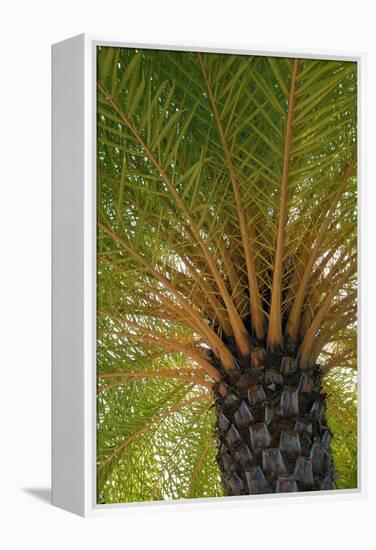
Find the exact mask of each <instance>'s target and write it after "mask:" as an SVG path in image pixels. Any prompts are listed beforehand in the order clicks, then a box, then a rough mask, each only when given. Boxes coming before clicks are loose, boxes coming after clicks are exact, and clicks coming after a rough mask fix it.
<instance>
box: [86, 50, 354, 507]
mask: <svg viewBox="0 0 376 550" xmlns="http://www.w3.org/2000/svg"><path fill="white" fill-rule="evenodd" d="M356 79H357V75H356V64H355V63H351V62H343V61H322V60H309V59H290V58H275V57H262V56H246V55H224V54H200V53H192V52H170V51H153V50H146V49H145V50H141V49H129V48H109V47H101V48H99V49H98V85H97V88H98V95H97V112H98V123H97V139H98V154H97V173H98V176H97V181H98V194H97V212H98V247H97V258H98V261H97V262H98V292H97V296H98V316H97V321H98V323H97V325H98V345H97V371H98V438H97V460H98V479H97V485H98V502H121V501H140V500H157V499H165V498H181V497H183V498H187V497H197V496H199V497H201V496H216V495H223V494H224V495H243V494H258V493H270V492H291V491H312V490H320V489H321V490H323V489H332V488H334V487H351V486H352V487H353V486H356V384H355V377H354V372H355V369H356V363H357V358H356V249H357V248H356V247H357V239H356V223H357V219H356V200H357V199H356V190H357V178H356V166H357V159H356V136H357V126H356V116H357V113H356V98H357V90H356V84H357V82H356ZM333 435H334V436H335V437H334V440H333V441H332V442H331V439H332V436H333ZM333 460H334V462H335V467H334V465H333ZM335 468H336V469H337V470H338V473H336V471H335Z"/></svg>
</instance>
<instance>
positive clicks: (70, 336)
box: [52, 34, 366, 516]
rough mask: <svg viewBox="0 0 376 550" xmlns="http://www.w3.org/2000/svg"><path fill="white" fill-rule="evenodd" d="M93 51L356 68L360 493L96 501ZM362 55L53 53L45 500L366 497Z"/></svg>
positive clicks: (249, 50) (247, 50) (70, 47)
mask: <svg viewBox="0 0 376 550" xmlns="http://www.w3.org/2000/svg"><path fill="white" fill-rule="evenodd" d="M100 45H107V46H121V47H129V48H153V49H161V50H166V49H168V50H190V51H202V52H213V53H215V52H221V53H236V54H244V55H247V54H249V55H273V56H280V57H286V56H294V57H304V58H318V59H341V60H347V61H355V62H356V63H357V64H358V85H359V86H358V109H359V110H358V113H359V116H358V138H359V139H358V149H359V151H358V152H359V158H360V162H359V168H358V181H359V183H358V190H359V202H358V205H359V232H358V234H359V241H358V254H359V263H358V266H359V267H358V276H359V278H358V281H359V306H358V308H359V309H358V313H359V328H358V352H359V362H360V368H359V369H358V383H359V409H358V427H359V429H358V487H357V488H356V489H346V490H333V491H317V492H310V493H299V494H293V495H286V494H273V495H260V496H257V497H254V496H241V497H232V498H231V499H228V498H223V497H222V498H210V499H192V500H182V501H169V502H153V503H146V502H142V503H136V504H135V503H124V504H117V505H109V504H105V505H103V504H101V505H97V504H96V405H95V403H96V191H95V190H96V48H97V46H100ZM365 66H366V56H365V54H364V53H351V54H349V53H342V52H335V51H334V52H333V51H321V50H317V51H312V50H309V51H308V50H307V51H306V50H300V51H296V50H290V49H284V50H274V49H273V50H272V49H270V50H269V49H265V48H262V49H261V48H257V47H251V46H249V45H245V46H242V47H239V46H238V45H237V46H236V47H232V46H231V45H229V44H207V43H200V44H197V43H184V44H182V43H171V44H162V43H160V44H145V43H138V44H134V43H127V42H126V41H122V40H115V39H111V38H107V37H96V36H91V35H86V34H81V35H79V36H75V37H73V38H69V39H67V40H65V41H63V42H59V43H57V44H54V45H53V47H52V189H53V191H52V217H53V222H52V240H53V245H52V246H53V250H52V301H53V307H52V503H53V504H54V505H55V506H58V507H60V508H63V509H65V510H68V511H70V512H73V513H76V514H79V515H81V516H90V515H98V514H100V513H106V514H107V513H113V512H114V511H115V510H116V511H120V512H122V513H124V509H126V508H130V507H132V508H134V507H144V506H159V507H161V506H181V505H184V506H195V507H198V506H205V507H207V506H211V507H213V506H214V507H215V506H223V505H225V504H226V505H231V506H234V505H236V506H239V505H241V506H250V505H252V506H253V505H257V506H259V505H267V504H268V503H269V502H270V499H273V501H276V502H280V503H284V502H285V499H286V498H288V499H289V500H290V501H292V502H294V501H295V502H299V501H301V500H302V499H303V500H306V501H312V500H313V499H315V500H317V499H322V500H327V499H332V500H333V499H334V500H340V499H344V498H364V496H365V495H366V435H365V422H364V411H365V395H364V394H365V392H364V388H365V378H366V343H365V340H364V339H365V330H364V323H365V317H366V315H365V307H366V301H365V296H366V281H365V266H364V264H365V257H364V253H363V247H362V246H359V242H364V239H365V219H364V212H365V208H364V205H365V200H366V197H365V173H364V169H365V168H364V167H365V120H366V118H365V96H364V89H365V86H364V79H365Z"/></svg>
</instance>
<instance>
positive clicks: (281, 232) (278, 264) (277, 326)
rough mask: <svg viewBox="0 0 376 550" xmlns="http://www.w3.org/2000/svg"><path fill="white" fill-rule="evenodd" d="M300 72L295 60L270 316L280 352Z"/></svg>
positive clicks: (271, 340)
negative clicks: (290, 184) (290, 171)
mask: <svg viewBox="0 0 376 550" xmlns="http://www.w3.org/2000/svg"><path fill="white" fill-rule="evenodd" d="M298 70H299V60H298V59H295V60H294V63H293V68H292V76H291V85H290V96H289V103H288V112H287V122H286V132H285V149H284V155H283V167H282V177H281V198H280V205H279V213H278V230H277V243H276V250H275V258H274V269H273V283H272V301H271V307H270V316H269V328H268V348H269V349H270V350H279V349H281V348H282V344H283V336H282V312H281V286H282V270H283V254H284V241H285V228H286V220H287V195H288V193H287V192H288V177H289V164H290V151H291V140H292V126H293V120H294V107H295V94H296V88H297V76H298Z"/></svg>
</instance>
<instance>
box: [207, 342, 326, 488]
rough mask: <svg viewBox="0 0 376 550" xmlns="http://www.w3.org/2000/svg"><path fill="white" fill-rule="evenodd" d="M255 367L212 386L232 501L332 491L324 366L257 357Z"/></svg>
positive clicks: (254, 354)
mask: <svg viewBox="0 0 376 550" xmlns="http://www.w3.org/2000/svg"><path fill="white" fill-rule="evenodd" d="M251 363H252V364H250V365H249V366H244V365H243V366H242V367H241V368H239V369H238V370H237V371H234V372H231V374H230V373H229V372H226V373H225V372H224V371H222V372H223V375H222V381H221V382H219V383H216V384H215V385H214V386H213V390H214V393H215V397H216V408H217V426H216V434H217V445H218V454H217V461H218V464H219V467H220V469H221V472H222V483H223V487H224V490H225V493H226V495H249V494H260V493H283V492H295V491H315V490H328V489H332V488H333V481H334V479H335V471H334V468H333V464H332V460H331V455H330V448H329V444H330V440H331V433H330V431H329V429H328V427H327V423H326V408H325V395H324V394H323V393H322V392H321V374H320V370H319V368H318V366H314V367H312V368H310V369H305V370H301V369H300V368H299V367H298V366H297V362H296V361H295V359H294V358H293V357H288V356H283V355H281V354H275V353H267V352H265V350H264V349H263V348H258V349H257V350H255V351H253V352H252V360H251Z"/></svg>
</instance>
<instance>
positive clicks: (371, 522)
mask: <svg viewBox="0 0 376 550" xmlns="http://www.w3.org/2000/svg"><path fill="white" fill-rule="evenodd" d="M372 4H375V3H374V2H372V1H370V2H367V1H362V0H358V1H357V2H354V1H351V2H349V1H347V0H338V1H334V0H330V1H329V0H311V1H308V2H307V1H304V0H298V1H293V0H276V1H271V0H264V1H263V2H260V1H259V0H258V1H257V2H253V1H252V0H246V1H244V2H242V1H241V0H231V1H227V2H221V1H220V0H214V1H208V0H207V1H206V2H205V0H198V1H196V0H187V1H186V2H179V1H178V0H171V1H169V0H142V2H138V1H137V0H121V1H116V0H102V1H97V0H91V1H90V0H85V1H84V0H81V1H80V0H73V1H72V0H64V1H61V2H57V1H49V2H48V1H46V2H43V1H42V0H32V1H26V0H25V1H16V0H13V1H10V0H9V1H8V2H7V3H3V4H2V9H1V22H0V25H1V29H0V30H1V32H0V40H1V49H0V52H1V53H0V55H1V63H0V81H1V84H0V94H1V101H0V140H1V149H0V151H1V159H2V160H1V164H0V177H1V199H0V200H1V202H0V208H1V215H0V225H1V227H0V236H1V247H0V262H1V269H0V277H1V282H0V296H1V300H0V324H1V327H0V335H1V336H0V341H1V347H0V364H1V367H0V368H1V371H0V372H1V376H0V383H1V391H0V408H1V411H0V421H1V424H0V425H1V432H0V444H1V451H0V461H1V469H0V507H1V512H0V518H1V519H0V522H1V524H2V527H1V528H0V542H3V544H2V547H3V548H5V549H7V550H8V549H13V548H16V549H18V548H38V549H41V550H43V549H47V548H54V549H60V548H64V549H67V548H73V549H75V548H84V547H85V548H90V549H96V548H101V549H104V548H114V547H127V548H130V549H132V550H133V549H135V550H138V549H141V550H143V549H146V548H150V549H151V548H152V549H159V548H163V549H169V548H179V549H182V550H184V549H188V548H195V547H197V548H198V549H201V548H207V549H212V548H213V549H214V548H216V549H222V548H226V549H227V548H236V547H239V548H250V547H251V546H252V547H253V546H254V545H258V546H259V547H260V548H262V549H269V548H270V549H271V548H273V549H274V548H278V550H283V549H285V548H289V549H295V548H299V549H300V548H301V549H303V550H305V549H307V550H308V549H313V548H315V549H317V548H318V547H319V548H322V549H325V550H326V549H327V548H340V549H341V550H346V549H348V548H349V549H350V548H351V549H354V548H356V547H361V548H362V550H368V549H371V548H375V546H376V542H375V541H376V535H375V522H376V506H375V504H376V497H375V468H374V467H373V464H374V462H375V457H376V455H375V432H376V430H375V407H374V401H375V398H376V397H372V392H371V391H370V392H369V399H368V463H369V465H370V466H371V467H370V468H369V472H368V498H367V499H366V500H362V501H354V500H345V501H341V502H333V501H331V502H330V501H326V502H324V503H322V502H320V503H319V502H316V503H314V504H306V503H303V502H301V503H299V504H298V505H296V504H294V505H292V504H289V503H288V502H289V501H288V500H287V501H286V503H285V504H283V505H282V506H281V505H278V506H277V505H275V504H273V505H267V506H265V505H262V506H250V507H238V506H237V507H232V506H226V507H223V508H220V509H217V508H216V509H210V508H209V509H208V510H205V509H202V508H199V509H197V510H195V509H193V510H192V509H190V510H189V511H187V510H185V509H184V507H180V508H179V509H178V511H176V510H171V509H166V508H163V509H161V508H154V509H153V510H147V511H145V509H137V510H133V511H132V512H131V513H129V512H128V513H125V512H124V513H123V514H121V515H116V516H111V517H109V516H107V517H98V518H95V519H88V520H83V519H81V518H78V517H75V516H73V515H71V514H69V513H67V512H64V511H62V510H59V509H55V508H53V507H51V506H50V505H49V504H48V502H47V501H46V500H47V499H48V488H49V479H50V44H51V43H53V42H57V41H59V40H62V39H64V38H67V37H69V36H72V35H75V34H79V33H81V32H87V33H92V34H96V35H106V36H114V37H115V38H121V39H123V40H126V41H135V42H136V41H145V42H149V43H150V42H156V41H158V40H159V41H161V42H163V41H164V42H167V41H169V40H171V41H173V40H180V41H191V40H195V41H200V40H201V41H205V42H207V41H214V42H224V43H229V44H234V45H236V44H237V43H239V44H243V45H244V44H248V45H249V46H250V47H254V46H261V47H262V46H266V47H272V48H273V47H274V48H280V49H283V48H284V47H291V48H297V49H299V48H313V49H320V48H321V49H325V48H328V49H338V50H345V51H348V52H350V53H351V52H352V51H366V52H368V83H367V96H368V101H367V105H366V107H367V141H368V143H367V150H368V166H367V179H368V184H367V209H368V230H367V232H368V254H367V264H368V267H367V272H368V289H367V293H366V295H365V301H366V304H367V309H368V329H367V335H366V337H367V340H368V342H369V348H371V346H372V344H373V343H374V341H375V331H376V324H375V320H374V315H373V312H374V311H376V303H375V290H374V288H375V280H376V279H375V275H376V274H375V253H374V250H375V237H376V233H375V218H376V215H375V207H376V200H375V199H376V197H375V183H376V179H375V164H374V159H375V157H376V139H375V138H376V131H375V127H376V117H375V110H376V74H375V73H376V37H375V35H376V31H375V15H373V14H372V9H371V7H372ZM362 185H365V181H363V182H362ZM68 345H69V343H68ZM368 356H369V361H368V365H367V368H368V369H367V370H368V373H367V386H368V387H369V388H372V387H376V386H375V383H376V377H375V372H376V365H373V364H372V363H373V361H372V360H373V356H372V353H371V350H370V353H369V354H368ZM364 367H365V365H364ZM2 539H4V541H3V540H2Z"/></svg>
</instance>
